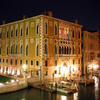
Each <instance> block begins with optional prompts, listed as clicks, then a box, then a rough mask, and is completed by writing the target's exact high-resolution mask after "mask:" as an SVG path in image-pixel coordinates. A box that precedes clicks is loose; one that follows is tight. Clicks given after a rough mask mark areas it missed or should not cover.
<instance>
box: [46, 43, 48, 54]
mask: <svg viewBox="0 0 100 100" xmlns="http://www.w3.org/2000/svg"><path fill="white" fill-rule="evenodd" d="M47 53H48V50H47V44H45V54H47Z"/></svg>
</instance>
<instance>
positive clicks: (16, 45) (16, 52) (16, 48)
mask: <svg viewBox="0 0 100 100" xmlns="http://www.w3.org/2000/svg"><path fill="white" fill-rule="evenodd" d="M15 53H16V54H17V45H16V49H15Z"/></svg>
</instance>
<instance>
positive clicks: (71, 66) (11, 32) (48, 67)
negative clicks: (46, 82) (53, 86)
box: [0, 13, 82, 79]
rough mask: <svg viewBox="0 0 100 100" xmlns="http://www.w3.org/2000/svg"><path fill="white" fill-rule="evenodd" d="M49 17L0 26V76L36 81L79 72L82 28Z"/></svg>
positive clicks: (33, 18) (37, 17) (32, 18)
mask: <svg viewBox="0 0 100 100" xmlns="http://www.w3.org/2000/svg"><path fill="white" fill-rule="evenodd" d="M49 15H50V16H45V15H40V16H36V17H31V18H27V19H23V20H20V21H16V22H12V23H8V24H3V25H1V26H0V71H1V72H5V73H8V74H13V75H14V74H17V75H21V74H23V71H25V72H26V74H27V75H29V76H33V77H36V78H38V79H42V78H43V79H46V78H56V77H67V75H69V74H78V73H79V72H81V56H82V55H81V28H82V26H81V25H79V24H77V23H71V22H68V21H64V20H60V19H57V18H54V17H52V16H51V15H52V13H49ZM25 64H26V66H25V69H24V67H23V66H24V65H25ZM63 69H64V70H63ZM61 70H62V71H61ZM63 71H65V72H63Z"/></svg>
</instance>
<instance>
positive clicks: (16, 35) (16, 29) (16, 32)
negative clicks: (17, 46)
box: [16, 29, 17, 37]
mask: <svg viewBox="0 0 100 100" xmlns="http://www.w3.org/2000/svg"><path fill="white" fill-rule="evenodd" d="M16 37H17V29H16Z"/></svg>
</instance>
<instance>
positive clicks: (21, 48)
mask: <svg viewBox="0 0 100 100" xmlns="http://www.w3.org/2000/svg"><path fill="white" fill-rule="evenodd" d="M22 53H23V46H22V45H21V47H20V54H22Z"/></svg>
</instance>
